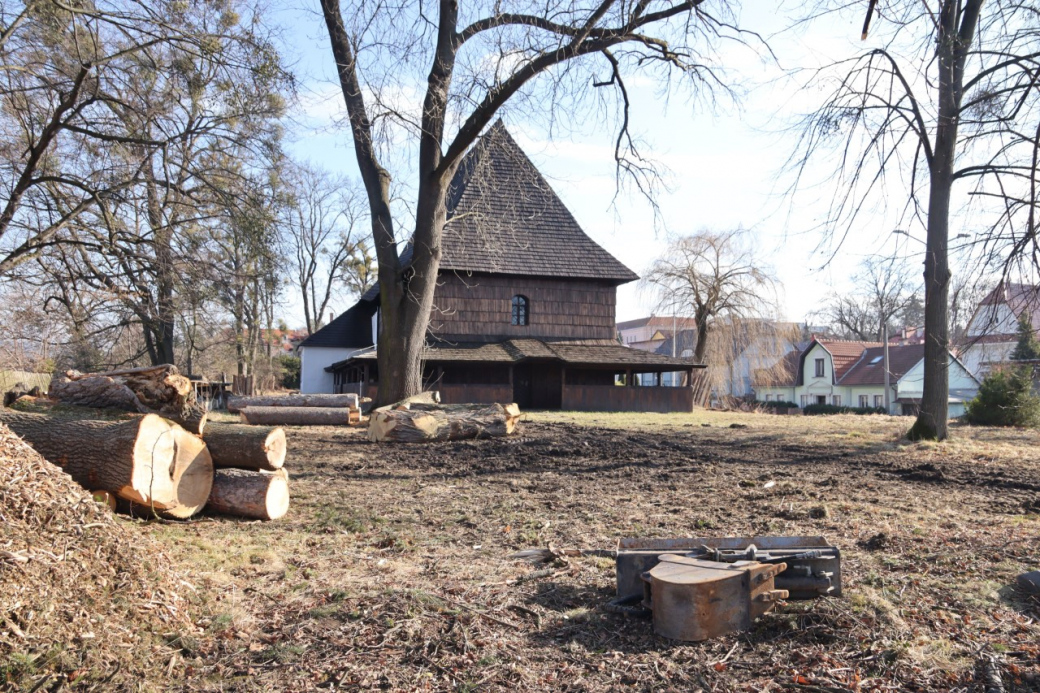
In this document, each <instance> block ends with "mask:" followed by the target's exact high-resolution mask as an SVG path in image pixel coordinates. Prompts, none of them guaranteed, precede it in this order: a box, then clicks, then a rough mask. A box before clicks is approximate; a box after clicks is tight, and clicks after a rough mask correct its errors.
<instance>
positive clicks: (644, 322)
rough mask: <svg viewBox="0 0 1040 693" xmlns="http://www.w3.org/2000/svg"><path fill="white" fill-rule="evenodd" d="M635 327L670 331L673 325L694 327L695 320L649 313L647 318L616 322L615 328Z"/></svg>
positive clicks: (685, 327) (695, 325)
mask: <svg viewBox="0 0 1040 693" xmlns="http://www.w3.org/2000/svg"><path fill="white" fill-rule="evenodd" d="M637 327H652V328H654V329H656V330H665V331H668V332H671V330H672V328H673V327H675V328H676V329H679V330H686V329H693V328H696V327H697V321H696V320H694V319H693V318H681V317H678V316H676V317H674V318H673V317H672V316H670V315H668V316H665V315H651V316H650V317H648V318H639V319H638V320H626V321H624V322H619V323H618V324H617V328H618V329H619V330H631V329H635V328H637Z"/></svg>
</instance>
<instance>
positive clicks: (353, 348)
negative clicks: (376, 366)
mask: <svg viewBox="0 0 1040 693" xmlns="http://www.w3.org/2000/svg"><path fill="white" fill-rule="evenodd" d="M370 293H371V292H370ZM367 296H368V294H366V295H365V296H363V297H362V300H360V301H358V303H357V304H356V305H355V306H354V307H353V308H351V309H349V310H347V311H346V312H344V313H342V314H341V315H340V316H339V317H338V318H336V319H335V320H333V321H332V322H330V323H329V324H328V325H326V326H325V327H323V328H322V329H320V330H318V331H317V332H315V333H314V334H312V335H311V336H309V337H307V339H305V340H303V341H302V342H301V343H300V346H299V347H298V348H297V351H298V353H299V355H300V392H302V393H304V394H307V395H310V394H320V393H332V392H335V389H334V383H333V376H332V373H331V372H329V371H327V370H326V368H328V367H329V366H331V365H332V364H334V363H337V362H339V361H345V360H346V359H348V358H350V357H351V356H353V355H354V354H357V353H358V352H361V351H365V350H369V349H372V348H373V345H374V344H375V339H373V335H376V334H378V329H377V328H376V323H377V321H378V309H377V305H378V302H377V301H376V300H374V298H378V293H376V294H375V296H374V298H372V299H368V300H366V297H367Z"/></svg>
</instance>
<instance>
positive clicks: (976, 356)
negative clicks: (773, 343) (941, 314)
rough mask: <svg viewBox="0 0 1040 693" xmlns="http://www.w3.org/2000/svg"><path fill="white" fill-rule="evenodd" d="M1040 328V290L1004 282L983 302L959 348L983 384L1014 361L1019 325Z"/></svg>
mask: <svg viewBox="0 0 1040 693" xmlns="http://www.w3.org/2000/svg"><path fill="white" fill-rule="evenodd" d="M1023 315H1025V316H1026V318H1027V319H1028V320H1029V324H1030V325H1032V327H1033V329H1034V330H1036V329H1037V327H1038V326H1040V286H1032V285H1030V284H1014V283H1010V282H1001V283H1000V284H998V285H997V287H996V288H995V289H993V290H992V291H990V292H989V293H988V294H986V296H985V297H984V298H983V299H982V301H980V302H979V305H978V306H977V307H976V308H975V312H974V313H972V316H971V320H969V321H968V326H967V327H966V328H965V330H964V336H963V337H962V338H961V340H960V342H959V344H958V350H959V352H960V358H961V361H962V362H963V363H964V365H965V366H967V368H968V370H969V371H971V374H972V375H974V376H975V377H976V378H977V379H979V380H982V379H983V378H985V377H986V374H988V373H989V372H990V370H991V369H992V368H993V366H995V365H999V364H1002V363H1007V362H1008V361H1010V360H1011V353H1012V352H1013V351H1014V350H1015V345H1016V344H1018V321H1019V320H1020V319H1021V317H1022V316H1023Z"/></svg>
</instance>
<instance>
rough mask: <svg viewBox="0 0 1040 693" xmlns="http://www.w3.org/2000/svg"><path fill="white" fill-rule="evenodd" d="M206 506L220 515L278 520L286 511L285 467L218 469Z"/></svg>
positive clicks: (286, 482) (287, 509)
mask: <svg viewBox="0 0 1040 693" xmlns="http://www.w3.org/2000/svg"><path fill="white" fill-rule="evenodd" d="M206 509H207V510H211V511H213V512H216V513H220V514H222V515H236V516H238V517H248V518H252V519H255V520H277V519H278V518H280V517H284V516H285V513H287V512H288V511H289V482H288V476H287V475H286V474H285V472H284V470H279V471H277V472H274V473H268V472H256V471H248V470H245V469H218V470H217V471H216V474H214V477H213V489H212V490H211V491H210V494H209V503H208V504H207V505H206Z"/></svg>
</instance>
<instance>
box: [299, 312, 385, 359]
mask: <svg viewBox="0 0 1040 693" xmlns="http://www.w3.org/2000/svg"><path fill="white" fill-rule="evenodd" d="M374 312H375V306H374V305H373V304H371V303H365V302H361V301H359V302H358V303H356V304H354V306H353V307H352V308H350V309H349V310H347V311H345V312H343V313H341V314H340V315H339V317H337V318H336V319H335V320H333V321H332V322H330V323H329V324H328V325H326V326H325V327H323V328H321V329H320V330H318V331H317V332H315V333H314V334H312V335H311V336H310V337H307V339H305V340H303V341H302V342H300V345H299V346H301V347H332V348H341V349H356V348H360V347H366V346H370V345H371V344H372V314H373V313H374Z"/></svg>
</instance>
